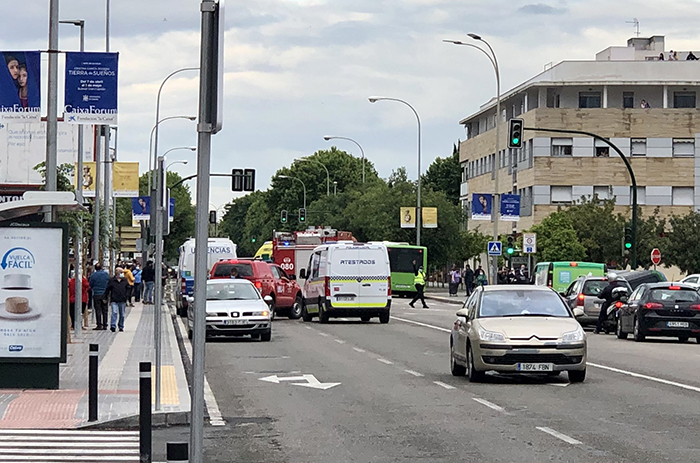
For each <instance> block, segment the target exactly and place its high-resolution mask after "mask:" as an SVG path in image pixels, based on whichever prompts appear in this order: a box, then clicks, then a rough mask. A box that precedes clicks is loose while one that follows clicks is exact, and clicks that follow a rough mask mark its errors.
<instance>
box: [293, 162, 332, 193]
mask: <svg viewBox="0 0 700 463" xmlns="http://www.w3.org/2000/svg"><path fill="white" fill-rule="evenodd" d="M299 161H309V162H315V163H317V164H319V165H320V166H321V167H323V169H324V170H325V171H326V196H330V195H331V174H330V172H328V167H326V165H325V164H324V163H322V162H321V161H318V160H316V159H313V158H309V157H303V158H299Z"/></svg>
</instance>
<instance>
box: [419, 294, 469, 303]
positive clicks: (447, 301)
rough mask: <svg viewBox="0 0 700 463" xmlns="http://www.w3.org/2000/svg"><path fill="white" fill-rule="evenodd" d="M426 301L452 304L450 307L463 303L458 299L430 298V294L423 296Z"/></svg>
mask: <svg viewBox="0 0 700 463" xmlns="http://www.w3.org/2000/svg"><path fill="white" fill-rule="evenodd" d="M425 298H426V299H431V300H433V301H438V302H444V303H446V304H452V305H462V304H464V301H463V300H461V299H460V298H459V297H455V298H452V297H442V296H431V295H430V294H427V293H426V294H425Z"/></svg>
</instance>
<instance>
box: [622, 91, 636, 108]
mask: <svg viewBox="0 0 700 463" xmlns="http://www.w3.org/2000/svg"><path fill="white" fill-rule="evenodd" d="M622 107H623V108H625V109H627V108H634V92H622Z"/></svg>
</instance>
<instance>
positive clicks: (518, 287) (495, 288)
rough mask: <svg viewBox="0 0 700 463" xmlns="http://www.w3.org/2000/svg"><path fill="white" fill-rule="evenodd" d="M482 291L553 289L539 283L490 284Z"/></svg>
mask: <svg viewBox="0 0 700 463" xmlns="http://www.w3.org/2000/svg"><path fill="white" fill-rule="evenodd" d="M483 288H484V291H488V292H492V291H508V290H511V291H517V290H520V291H523V290H526V289H528V290H531V291H554V290H553V289H552V288H550V287H549V286H541V285H492V286H484V287H483Z"/></svg>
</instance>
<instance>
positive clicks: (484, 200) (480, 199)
mask: <svg viewBox="0 0 700 463" xmlns="http://www.w3.org/2000/svg"><path fill="white" fill-rule="evenodd" d="M492 206H493V195H492V194H487V193H474V194H472V220H491V210H492V209H491V207H492Z"/></svg>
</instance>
